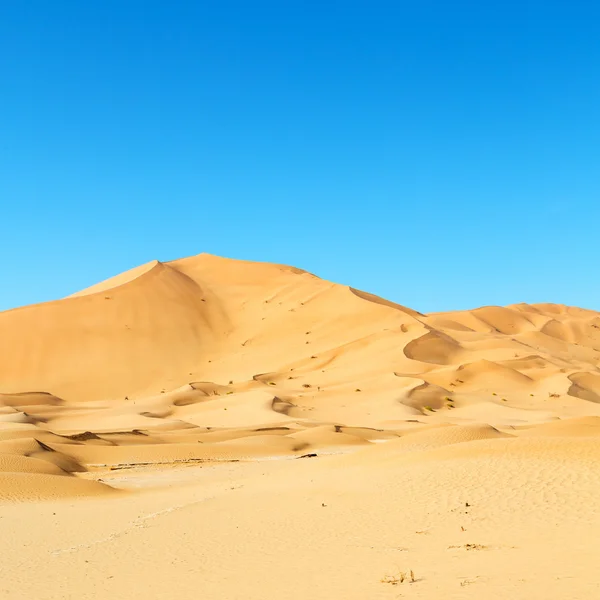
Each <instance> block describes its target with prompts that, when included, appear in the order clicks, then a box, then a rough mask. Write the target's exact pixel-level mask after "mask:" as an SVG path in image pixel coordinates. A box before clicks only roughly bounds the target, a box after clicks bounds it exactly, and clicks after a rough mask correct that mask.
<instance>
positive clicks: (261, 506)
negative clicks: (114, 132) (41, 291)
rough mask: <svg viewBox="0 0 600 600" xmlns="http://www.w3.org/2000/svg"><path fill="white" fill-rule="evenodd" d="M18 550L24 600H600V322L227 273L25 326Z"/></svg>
mask: <svg viewBox="0 0 600 600" xmlns="http://www.w3.org/2000/svg"><path fill="white" fill-rule="evenodd" d="M440 293H441V294H443V290H440ZM0 528H1V529H0V530H1V531H2V537H1V540H0V553H1V554H0V555H1V556H2V562H1V567H0V568H1V572H2V577H1V580H0V597H2V598H7V599H16V598H19V599H21V598H35V599H37V600H55V599H56V600H58V599H63V598H78V599H92V598H94V599H97V598H102V599H103V598H107V599H108V598H111V599H120V598H123V599H131V598H144V599H145V600H149V599H155V598H156V599H159V598H160V599H163V598H178V599H182V600H186V599H191V598H194V599H196V598H204V599H228V600H229V599H231V600H234V599H240V600H241V599H244V600H264V599H283V598H286V599H288V598H289V599H302V600H305V599H308V598H316V599H332V598H344V599H356V600H367V599H369V600H370V599H375V598H382V599H387V598H389V599H392V598H420V599H427V600H433V599H438V598H456V599H463V598H464V599H470V598H473V599H475V598H481V597H485V598H488V599H490V600H491V599H496V598H498V599H500V598H502V599H504V598H506V599H509V598H510V599H514V598H524V599H525V598H527V599H540V600H542V599H544V600H548V599H556V600H559V599H560V600H564V599H570V600H578V599H582V600H583V599H585V600H587V599H590V600H591V599H594V600H595V599H597V598H599V597H600V574H599V572H598V568H597V559H598V556H600V313H597V312H594V311H590V310H584V309H581V308H574V307H567V306H561V305H556V304H537V305H526V304H517V305H513V306H506V307H500V306H488V307H483V308H477V309H474V310H466V311H462V312H448V313H435V314H421V313H419V312H417V311H416V310H412V309H410V308H407V307H404V306H401V305H398V304H394V303H392V302H389V301H387V300H384V299H382V298H379V297H377V296H373V295H371V294H368V293H366V292H362V291H359V290H356V289H353V288H349V287H347V286H343V285H339V284H336V283H331V282H328V281H325V280H322V279H320V278H318V277H316V276H315V275H312V274H310V273H307V272H305V271H302V270H300V269H296V268H293V267H287V266H282V265H274V264H264V263H253V262H245V261H237V260H230V259H225V258H219V257H216V256H211V255H207V254H201V255H198V256H194V257H190V258H186V259H181V260H176V261H172V262H168V263H160V262H157V261H154V262H151V263H148V264H145V265H142V266H140V267H138V268H136V269H133V270H131V271H128V272H126V273H123V274H121V275H118V276H117V277H114V278H112V279H110V280H107V281H104V282H102V283H99V284H97V285H95V286H93V287H91V288H88V289H86V290H83V291H81V292H78V293H76V294H73V295H72V296H69V297H67V298H64V299H61V300H57V301H53V302H47V303H43V304H37V305H32V306H25V307H22V308H17V309H14V310H9V311H5V312H3V313H0Z"/></svg>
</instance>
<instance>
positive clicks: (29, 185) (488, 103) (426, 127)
mask: <svg viewBox="0 0 600 600" xmlns="http://www.w3.org/2000/svg"><path fill="white" fill-rule="evenodd" d="M0 75H1V79H0V111H1V112H0V119H1V121H0V123H1V125H0V202H1V213H0V214H1V221H0V224H1V229H0V251H1V254H0V256H1V258H2V268H1V273H2V277H1V280H0V309H6V308H11V307H14V306H17V305H21V304H26V303H33V302H40V301H45V300H50V299H54V298H58V297H61V296H64V295H67V294H69V293H72V292H74V291H76V290H78V289H80V288H83V287H85V286H88V285H90V284H92V283H95V282H97V281H99V280H101V279H105V278H107V277H109V276H112V275H114V274H116V273H118V272H121V271H123V270H126V269H128V268H130V267H133V266H136V265H138V264H140V263H143V262H147V261H149V260H152V259H155V258H156V259H159V260H170V259H174V258H179V257H182V256H186V255H191V254H197V253H199V252H210V253H213V254H219V255H224V256H228V257H233V258H244V259H250V260H264V261H273V262H280V263H288V264H293V265H295V266H298V267H302V268H305V269H307V270H309V271H312V272H314V273H316V274H318V275H320V276H322V277H325V278H327V279H332V280H334V281H338V282H340V283H346V284H349V285H352V286H355V287H358V288H362V289H366V290H368V291H370V292H373V293H377V294H379V295H382V296H385V297H387V298H389V299H391V300H394V301H396V302H400V303H402V304H405V305H408V306H411V307H413V308H415V309H418V310H421V311H434V310H446V309H448V310H450V309H458V308H470V307H474V306H479V305H484V304H508V303H514V302H521V301H525V302H541V301H549V302H560V303H567V304H574V305H579V306H585V307H589V308H595V309H598V310H600V294H599V293H600V284H599V283H598V281H599V279H598V264H599V259H600V202H599V200H600V3H598V2H597V1H594V0H589V1H587V2H582V1H577V0H572V1H566V0H565V1H562V2H556V1H552V0H545V1H542V0H539V1H529V0H519V1H514V0H506V1H504V2H482V1H471V2H464V1H461V0H454V1H452V2H448V1H442V0H438V1H428V0H422V1H411V2H404V1H401V0H396V1H389V2H381V1H379V2H378V1H376V0H372V1H368V2H367V1H366V0H364V1H361V2H352V1H349V0H345V1H339V2H328V1H326V0H321V1H318V2H317V1H307V0H305V1H293V0H290V1H282V0H273V1H269V2H266V1H262V0H253V1H251V2H250V1H237V2H234V1H227V0H221V1H216V0H215V1H211V2H208V1H205V2H203V1H200V0H196V1H194V2H187V1H184V0H179V1H178V2H169V1H167V0H161V1H154V0H127V1H124V0H101V1H95V2H83V1H81V0H70V1H65V0H55V1H54V2H48V1H46V0H38V1H36V0H28V1H27V2H18V1H11V2H2V3H1V5H0Z"/></svg>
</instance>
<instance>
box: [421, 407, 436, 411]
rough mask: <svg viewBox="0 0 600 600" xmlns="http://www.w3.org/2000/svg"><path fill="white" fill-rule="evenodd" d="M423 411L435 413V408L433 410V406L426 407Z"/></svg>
mask: <svg viewBox="0 0 600 600" xmlns="http://www.w3.org/2000/svg"><path fill="white" fill-rule="evenodd" d="M423 409H424V410H428V411H429V412H435V408H432V407H431V406H424V407H423Z"/></svg>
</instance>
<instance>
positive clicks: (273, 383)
mask: <svg viewBox="0 0 600 600" xmlns="http://www.w3.org/2000/svg"><path fill="white" fill-rule="evenodd" d="M269 385H277V384H276V383H275V382H274V381H269Z"/></svg>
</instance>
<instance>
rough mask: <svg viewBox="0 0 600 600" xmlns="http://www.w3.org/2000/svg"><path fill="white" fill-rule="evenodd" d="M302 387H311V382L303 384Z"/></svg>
mask: <svg viewBox="0 0 600 600" xmlns="http://www.w3.org/2000/svg"><path fill="white" fill-rule="evenodd" d="M302 387H303V388H309V387H310V383H303V384H302Z"/></svg>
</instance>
